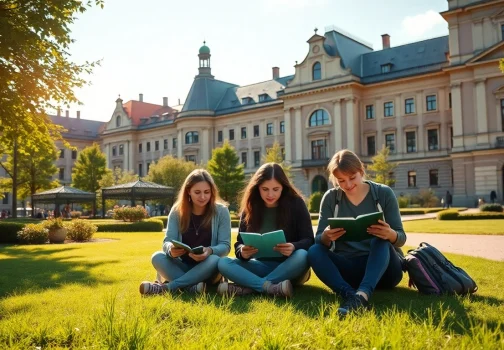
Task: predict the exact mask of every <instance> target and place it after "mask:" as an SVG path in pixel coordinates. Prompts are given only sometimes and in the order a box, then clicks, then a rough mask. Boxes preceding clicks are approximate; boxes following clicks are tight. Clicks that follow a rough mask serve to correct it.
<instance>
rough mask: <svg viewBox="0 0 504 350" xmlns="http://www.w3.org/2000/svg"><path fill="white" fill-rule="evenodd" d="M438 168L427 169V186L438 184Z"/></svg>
mask: <svg viewBox="0 0 504 350" xmlns="http://www.w3.org/2000/svg"><path fill="white" fill-rule="evenodd" d="M438 179H439V177H438V170H437V169H431V170H429V186H438V185H439V183H438V181H439V180H438Z"/></svg>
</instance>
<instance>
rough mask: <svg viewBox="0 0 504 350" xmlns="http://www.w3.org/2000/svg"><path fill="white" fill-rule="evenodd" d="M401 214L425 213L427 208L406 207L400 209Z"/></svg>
mask: <svg viewBox="0 0 504 350" xmlns="http://www.w3.org/2000/svg"><path fill="white" fill-rule="evenodd" d="M399 212H400V213H401V215H422V214H425V210H423V209H404V208H403V210H399Z"/></svg>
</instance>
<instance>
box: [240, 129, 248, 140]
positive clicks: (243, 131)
mask: <svg viewBox="0 0 504 350" xmlns="http://www.w3.org/2000/svg"><path fill="white" fill-rule="evenodd" d="M241 138H242V140H243V139H246V138H247V128H246V127H243V128H241Z"/></svg>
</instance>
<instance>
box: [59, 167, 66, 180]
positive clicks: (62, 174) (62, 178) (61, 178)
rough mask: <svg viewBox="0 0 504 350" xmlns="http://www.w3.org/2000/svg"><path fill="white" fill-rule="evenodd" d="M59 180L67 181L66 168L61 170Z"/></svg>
mask: <svg viewBox="0 0 504 350" xmlns="http://www.w3.org/2000/svg"><path fill="white" fill-rule="evenodd" d="M59 179H60V180H65V168H59Z"/></svg>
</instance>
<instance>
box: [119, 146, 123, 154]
mask: <svg viewBox="0 0 504 350" xmlns="http://www.w3.org/2000/svg"><path fill="white" fill-rule="evenodd" d="M123 154H124V145H119V155H120V156H122V155H123Z"/></svg>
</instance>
